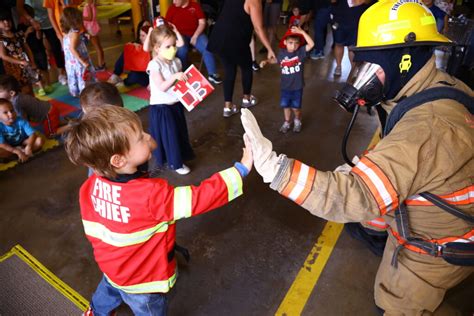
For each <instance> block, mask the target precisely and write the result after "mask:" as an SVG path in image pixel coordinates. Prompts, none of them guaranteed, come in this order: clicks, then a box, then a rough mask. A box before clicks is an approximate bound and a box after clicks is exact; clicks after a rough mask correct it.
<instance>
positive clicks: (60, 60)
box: [42, 28, 64, 68]
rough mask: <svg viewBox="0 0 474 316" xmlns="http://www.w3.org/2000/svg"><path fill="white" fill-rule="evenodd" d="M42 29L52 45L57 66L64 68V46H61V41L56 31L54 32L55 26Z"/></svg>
mask: <svg viewBox="0 0 474 316" xmlns="http://www.w3.org/2000/svg"><path fill="white" fill-rule="evenodd" d="M42 31H43V33H44V36H45V37H46V39H47V40H48V43H49V45H50V46H51V50H52V52H53V56H54V60H55V61H56V67H58V68H64V53H63V48H62V46H61V42H60V41H59V38H58V37H57V36H56V32H54V29H53V28H50V29H46V30H42Z"/></svg>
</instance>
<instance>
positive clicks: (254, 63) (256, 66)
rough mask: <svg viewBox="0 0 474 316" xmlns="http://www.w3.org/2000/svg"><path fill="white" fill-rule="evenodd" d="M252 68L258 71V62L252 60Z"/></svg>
mask: <svg viewBox="0 0 474 316" xmlns="http://www.w3.org/2000/svg"><path fill="white" fill-rule="evenodd" d="M252 70H253V71H259V70H260V66H259V65H258V63H257V62H256V61H254V62H253V63H252Z"/></svg>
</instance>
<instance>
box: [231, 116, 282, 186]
mask: <svg viewBox="0 0 474 316" xmlns="http://www.w3.org/2000/svg"><path fill="white" fill-rule="evenodd" d="M240 112H241V113H242V115H241V117H240V119H241V120H242V125H243V126H244V129H245V133H246V134H247V136H248V139H249V141H250V143H251V146H252V153H253V162H254V165H255V169H256V170H257V172H258V173H259V174H260V175H261V176H262V178H263V182H265V183H270V182H272V180H273V179H274V178H275V176H276V174H277V172H278V169H279V168H280V164H279V158H280V156H283V155H280V156H277V154H276V153H275V152H274V151H273V150H272V142H271V141H269V140H268V139H267V138H265V137H264V136H263V135H262V132H261V131H260V127H259V126H258V123H257V120H256V119H255V116H253V114H252V112H250V110H248V109H241V110H240Z"/></svg>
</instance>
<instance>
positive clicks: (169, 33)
mask: <svg viewBox="0 0 474 316" xmlns="http://www.w3.org/2000/svg"><path fill="white" fill-rule="evenodd" d="M169 37H173V38H174V39H175V40H176V39H177V36H176V33H175V32H174V31H173V30H172V29H171V28H170V27H169V26H167V25H166V24H164V25H160V26H158V27H156V28H154V29H153V31H151V34H150V42H149V44H148V51H150V52H152V53H153V54H155V52H154V47H155V46H156V45H158V46H160V45H161V43H163V41H164V40H165V39H167V38H169Z"/></svg>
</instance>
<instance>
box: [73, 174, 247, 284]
mask: <svg viewBox="0 0 474 316" xmlns="http://www.w3.org/2000/svg"><path fill="white" fill-rule="evenodd" d="M241 194H242V178H241V176H240V174H239V172H238V171H237V169H236V168H234V167H232V168H229V169H226V170H223V171H221V172H219V173H216V174H214V175H213V176H211V177H210V178H209V179H206V180H204V181H203V182H202V183H201V184H200V185H199V186H181V187H175V188H173V187H171V186H170V185H169V184H168V183H167V182H166V181H165V180H162V179H152V178H136V179H132V180H130V181H128V182H125V183H121V182H113V181H110V180H108V179H106V178H103V177H99V176H97V175H93V176H91V177H90V178H89V179H88V180H86V182H85V183H84V184H83V185H82V187H81V190H80V204H81V216H82V222H83V225H84V231H85V233H86V236H87V238H88V239H89V241H90V242H91V243H92V247H93V248H94V256H95V259H96V262H97V263H98V265H99V268H100V269H101V270H102V272H103V273H104V274H105V276H106V277H107V279H108V280H109V281H110V284H112V285H113V286H114V287H117V288H119V289H122V290H123V291H125V292H127V293H150V292H162V293H164V292H168V291H169V289H170V288H171V287H172V286H173V285H174V284H175V282H176V262H175V260H174V258H173V259H172V260H171V261H168V254H169V253H170V252H172V251H174V245H175V238H176V230H175V229H176V228H175V222H176V221H177V220H179V219H182V218H187V217H190V216H194V215H198V214H202V213H205V212H208V211H210V210H212V209H214V208H217V207H220V206H222V205H224V204H226V203H228V202H230V201H232V200H233V199H235V198H236V197H238V196H240V195H241Z"/></svg>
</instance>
